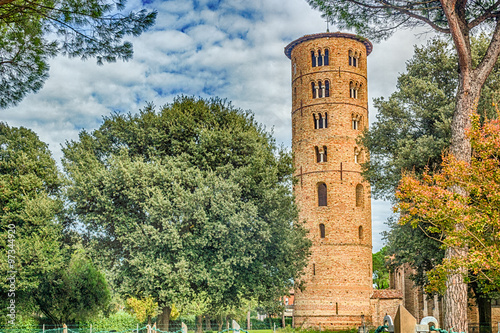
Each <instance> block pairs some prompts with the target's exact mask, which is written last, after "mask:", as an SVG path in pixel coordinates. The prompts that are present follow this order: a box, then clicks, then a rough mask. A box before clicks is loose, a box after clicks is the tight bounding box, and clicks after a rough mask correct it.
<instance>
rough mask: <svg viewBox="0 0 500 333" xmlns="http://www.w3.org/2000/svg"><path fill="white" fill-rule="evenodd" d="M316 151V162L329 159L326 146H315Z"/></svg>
mask: <svg viewBox="0 0 500 333" xmlns="http://www.w3.org/2000/svg"><path fill="white" fill-rule="evenodd" d="M314 153H315V155H316V163H323V162H327V161H328V160H327V156H326V154H327V151H326V146H323V147H318V146H315V147H314Z"/></svg>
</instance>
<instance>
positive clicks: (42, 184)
mask: <svg viewBox="0 0 500 333" xmlns="http://www.w3.org/2000/svg"><path fill="white" fill-rule="evenodd" d="M60 186H61V181H60V177H59V173H58V171H57V168H56V164H55V162H54V160H53V159H52V157H51V155H50V152H49V150H48V147H47V145H46V144H45V143H43V142H41V141H40V140H39V139H38V137H37V135H36V134H35V133H34V132H32V131H31V130H29V129H26V128H24V127H20V128H15V127H9V126H8V125H7V124H5V123H0V208H1V210H0V220H1V224H0V234H1V237H0V276H2V281H1V282H0V283H1V284H0V293H1V295H2V297H0V299H1V301H0V302H2V311H5V310H6V303H3V302H9V301H10V300H11V299H13V300H15V302H16V305H17V306H16V309H18V310H19V311H21V312H23V311H24V312H26V313H29V312H30V311H32V310H33V309H34V306H35V304H34V302H33V299H32V298H31V295H33V294H34V293H35V292H36V290H37V288H38V287H39V283H40V280H41V278H42V277H43V276H44V275H46V274H51V273H53V272H55V271H57V270H59V269H60V268H61V267H62V265H63V255H62V251H61V244H60V237H61V226H60V225H59V224H58V223H57V221H56V214H57V212H58V211H60V209H61V208H62V205H61V201H60V200H59V199H58V197H57V195H58V193H59V189H60ZM9 230H13V231H14V232H15V233H13V232H12V231H11V232H10V233H12V234H13V235H14V237H13V238H9V237H8V234H9ZM8 240H10V241H11V242H9V241H8ZM9 255H10V256H11V257H10V258H11V259H12V260H13V262H11V263H12V266H11V265H10V264H9V261H8V259H9V258H8V256H9ZM11 276H14V278H15V279H14V280H15V281H14V285H15V287H14V288H13V289H15V290H14V291H10V290H11V288H10V281H7V280H6V279H7V277H11ZM9 295H10V296H9ZM4 305H5V306H4ZM5 318H7V317H6V316H5V314H4V313H2V320H3V319H5Z"/></svg>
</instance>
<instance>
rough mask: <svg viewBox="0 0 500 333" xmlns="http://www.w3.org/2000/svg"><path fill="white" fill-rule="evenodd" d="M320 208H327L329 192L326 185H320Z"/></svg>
mask: <svg viewBox="0 0 500 333" xmlns="http://www.w3.org/2000/svg"><path fill="white" fill-rule="evenodd" d="M318 206H327V190H326V184H325V183H318Z"/></svg>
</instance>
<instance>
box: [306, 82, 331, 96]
mask: <svg viewBox="0 0 500 333" xmlns="http://www.w3.org/2000/svg"><path fill="white" fill-rule="evenodd" d="M311 89H312V98H322V97H330V81H328V80H325V81H324V82H323V81H321V80H320V81H318V82H311Z"/></svg>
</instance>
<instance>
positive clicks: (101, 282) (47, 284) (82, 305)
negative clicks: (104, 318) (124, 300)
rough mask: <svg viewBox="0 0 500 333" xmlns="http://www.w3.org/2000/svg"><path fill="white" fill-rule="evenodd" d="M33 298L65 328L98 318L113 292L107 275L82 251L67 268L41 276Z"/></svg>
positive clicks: (78, 251)
mask: <svg viewBox="0 0 500 333" xmlns="http://www.w3.org/2000/svg"><path fill="white" fill-rule="evenodd" d="M32 297H33V298H34V299H35V301H36V303H37V305H38V307H39V309H40V310H41V312H42V313H43V314H45V315H46V316H47V318H49V319H50V320H51V321H52V322H53V323H55V324H58V325H62V324H64V323H66V324H76V323H78V322H81V321H84V320H88V319H90V318H92V317H95V316H96V315H97V314H98V313H99V312H100V311H101V310H103V309H105V308H106V306H107V304H108V302H109V300H110V292H109V288H108V284H107V282H106V278H105V277H104V274H103V273H102V272H100V271H99V270H98V269H97V268H96V267H95V266H94V264H93V263H92V262H91V261H90V259H89V258H87V256H86V254H85V253H84V251H83V250H82V249H79V250H76V251H75V252H74V253H73V255H72V256H71V259H70V260H69V262H67V265H65V267H63V268H61V269H59V270H57V271H55V272H53V273H51V274H46V275H44V276H42V277H41V279H40V285H39V287H38V290H37V291H36V293H34V294H33V295H32Z"/></svg>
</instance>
